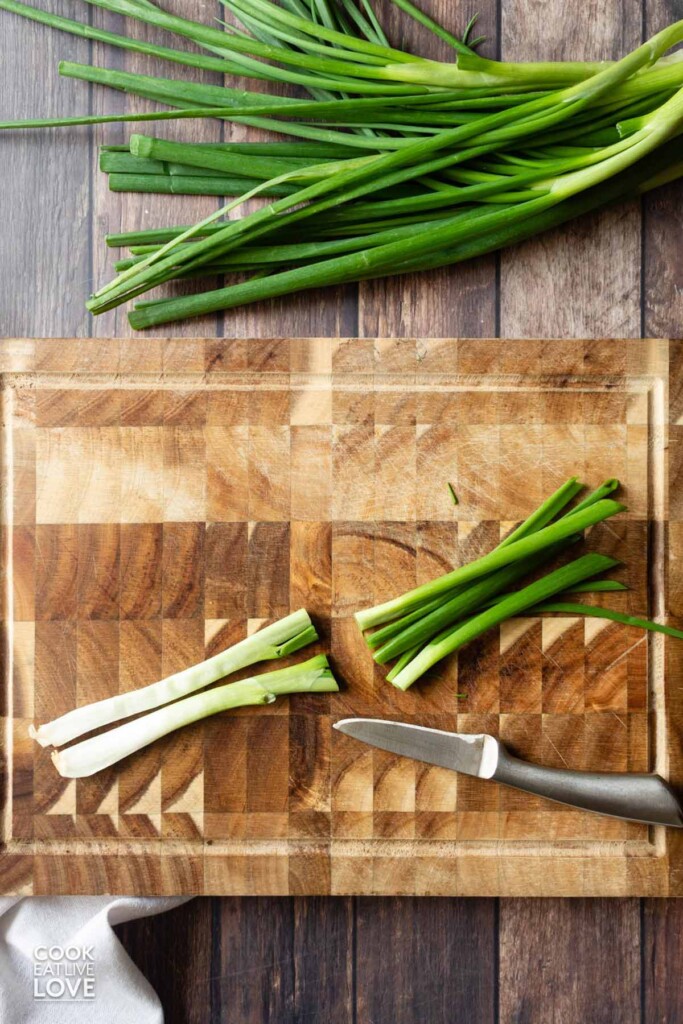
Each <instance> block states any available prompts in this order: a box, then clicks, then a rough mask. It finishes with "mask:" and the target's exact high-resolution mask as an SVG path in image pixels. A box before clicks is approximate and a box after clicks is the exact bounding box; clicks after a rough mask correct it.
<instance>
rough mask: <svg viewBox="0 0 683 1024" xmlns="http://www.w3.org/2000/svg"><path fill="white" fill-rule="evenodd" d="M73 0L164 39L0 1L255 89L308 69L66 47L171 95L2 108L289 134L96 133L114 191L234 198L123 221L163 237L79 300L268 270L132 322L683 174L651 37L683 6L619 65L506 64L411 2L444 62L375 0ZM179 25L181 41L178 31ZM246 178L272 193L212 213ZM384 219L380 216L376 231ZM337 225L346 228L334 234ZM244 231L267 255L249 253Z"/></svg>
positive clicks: (250, 191) (671, 96) (240, 66)
mask: <svg viewBox="0 0 683 1024" xmlns="http://www.w3.org/2000/svg"><path fill="white" fill-rule="evenodd" d="M87 2H88V3H89V4H94V5H95V6H98V7H102V8H103V9H105V10H106V11H109V12H111V13H113V14H116V15H118V16H120V17H122V18H124V19H128V18H129V19H131V20H132V21H134V22H139V23H142V24H143V25H150V26H154V27H155V28H158V29H163V30H164V31H165V32H166V33H167V35H168V37H169V41H172V42H175V43H176V44H178V46H170V45H169V46H153V45H150V44H147V43H146V42H145V41H144V40H139V39H138V40H133V39H128V38H127V37H126V36H125V35H117V34H115V33H110V32H105V31H103V30H100V29H96V28H94V27H93V26H90V25H87V24H83V23H79V22H76V21H72V20H70V19H68V18H64V17H61V16H57V15H52V14H49V13H47V12H43V11H39V10H36V9H34V8H32V7H30V6H29V5H26V4H23V3H20V2H18V0H0V9H4V10H7V11H10V12H13V13H14V14H17V15H20V16H24V17H27V18H31V19H33V20H36V21H39V22H41V23H43V24H46V25H48V26H51V27H53V28H55V29H58V30H61V31H66V32H71V33H72V34H75V35H77V36H80V37H81V38H86V39H92V40H96V41H98V42H102V43H105V44H107V45H110V46H114V47H118V48H122V49H124V50H125V49H128V50H132V51H134V52H140V53H143V54H147V55H150V56H153V57H155V58H158V59H161V60H163V61H166V62H167V63H170V64H173V65H180V66H182V65H185V66H190V67H192V66H195V67H198V68H201V69H204V70H210V71H218V72H220V73H222V74H225V75H239V76H243V77H246V78H251V79H253V80H254V81H255V82H257V83H259V85H258V88H259V89H261V90H262V89H264V88H268V87H269V85H268V83H280V84H282V83H284V84H285V85H289V86H292V87H303V88H304V89H305V90H307V92H308V94H309V97H310V98H300V97H295V96H284V95H276V94H275V93H267V92H264V91H255V90H249V89H244V88H232V87H228V86H221V85H216V84H207V83H201V82H194V81H189V80H188V79H187V78H183V77H179V78H170V77H161V76H155V75H142V74H133V73H130V72H127V71H120V70H119V69H118V68H107V67H102V68H100V67H91V66H86V65H81V64H74V63H71V62H63V63H62V64H61V65H60V72H61V73H62V74H63V75H66V76H68V77H73V78H77V79H80V80H82V81H85V82H88V83H94V84H97V85H103V86H108V87H110V88H114V89H118V90H120V91H122V92H125V93H129V94H131V95H135V96H139V97H144V98H147V99H149V100H152V101H156V102H158V103H162V104H165V105H166V107H167V108H170V109H166V110H164V111H161V112H159V113H149V114H147V113H145V114H127V113H122V114H120V115H116V114H114V115H106V116H103V117H96V116H92V115H86V116H85V117H82V118H73V117H71V118H70V117H64V118H57V119H41V118H34V119H31V120H29V121H24V122H20V123H15V124H12V123H11V122H4V123H2V125H0V128H10V127H37V126H47V125H54V126H58V125H76V124H95V123H99V122H103V121H111V120H122V121H125V120H130V121H145V120H155V119H157V120H159V121H163V120H167V119H174V118H187V117H195V118H206V117H216V118H219V119H225V120H230V121H233V122H235V123H239V124H244V125H247V126H250V127H254V128H258V129H261V130H267V131H270V132H273V133H274V137H276V138H280V139H281V140H282V137H283V136H284V137H286V136H289V137H290V138H291V139H296V140H298V142H297V144H296V145H295V144H294V143H293V142H291V141H284V140H282V141H279V142H276V141H272V142H268V143H262V144H258V143H256V144H254V143H247V144H215V143H214V144H186V143H172V142H168V141H166V140H164V139H159V138H148V137H146V136H133V137H132V138H131V140H130V144H129V147H127V148H126V149H125V152H124V151H123V150H122V149H121V148H120V147H116V148H115V149H112V148H111V147H108V148H106V149H105V150H104V152H103V153H102V166H103V168H104V169H105V173H108V174H109V186H110V188H112V189H113V190H115V191H139V192H150V191H156V192H159V193H163V194H172V193H183V194H206V195H225V196H234V197H235V198H234V200H233V201H232V202H230V203H228V204H227V205H226V206H225V207H224V208H223V209H222V210H219V211H217V212H216V213H215V214H214V215H212V216H211V217H210V218H206V219H205V220H204V221H202V222H201V223H200V224H197V225H194V227H191V226H188V227H186V228H183V229H179V230H178V231H177V232H175V233H173V232H172V231H169V230H167V229H159V230H156V229H154V228H152V229H151V231H149V232H148V231H136V232H126V233H124V234H123V235H122V236H118V237H119V238H127V239H129V240H130V239H131V238H137V241H138V242H139V243H141V244H152V239H154V240H155V244H158V245H159V246H160V248H159V249H158V250H157V251H149V252H147V253H144V254H133V255H142V256H143V258H142V259H140V260H134V261H130V260H128V259H121V260H119V261H117V266H118V276H117V277H116V278H115V279H114V280H113V281H111V282H109V283H108V284H106V285H104V286H103V287H101V288H100V289H99V290H98V291H96V292H95V294H94V295H93V296H92V297H91V299H90V300H89V302H88V308H89V309H90V310H91V311H92V312H93V313H95V314H97V313H102V312H105V311H106V310H109V309H112V308H114V307H116V306H118V305H120V304H122V303H125V302H128V301H129V300H132V299H135V298H136V297H137V296H141V295H143V294H144V293H146V292H149V291H151V290H153V289H155V288H156V287H158V286H159V285H163V284H165V283H166V282H168V281H172V280H182V279H185V278H188V277H201V276H205V277H209V278H214V279H215V277H216V276H217V275H219V274H232V273H235V274H241V273H242V272H243V271H244V270H245V269H249V268H252V269H254V270H257V269H258V270H259V271H261V270H262V271H264V273H260V272H259V273H258V274H256V275H254V276H252V277H251V279H249V280H246V281H245V280H241V279H239V278H238V279H237V280H236V281H235V280H230V281H229V282H227V283H226V286H225V287H222V288H216V287H215V280H214V281H213V282H211V283H210V284H209V289H208V290H207V291H202V292H198V293H195V294H192V295H189V296H181V297H177V298H170V299H156V298H152V299H151V300H148V299H143V300H142V301H140V302H138V303H137V305H136V306H135V308H134V309H133V311H132V312H131V314H130V322H131V324H132V326H133V327H134V328H136V329H145V328H150V327H157V326H159V325H161V324H164V323H168V322H171V321H173V320H176V319H182V318H185V317H192V316H201V315H205V314H208V313H213V312H217V311H221V310H227V309H231V308H234V307H236V306H239V305H242V304H244V303H248V302H255V301H261V300H264V299H269V298H274V297H277V296H280V295H284V294H289V293H291V292H293V291H298V290H304V289H309V288H314V287H320V286H326V285H334V284H344V283H348V282H354V281H357V282H358V281H366V280H371V279H373V278H376V277H382V276H386V275H387V274H402V273H414V272H416V271H419V270H427V269H431V268H434V267H439V266H445V265H449V264H452V263H457V262H460V261H462V260H464V259H470V258H472V257H474V256H477V255H480V254H482V253H487V252H492V251H495V250H496V249H499V248H501V247H503V246H505V245H510V244H513V243H516V242H519V241H521V240H523V239H525V238H528V237H531V236H533V235H534V234H537V233H538V232H540V231H544V230H547V229H548V228H550V227H553V226H555V225H557V224H562V223H564V222H565V221H566V220H568V219H570V218H571V217H575V216H577V215H578V214H580V213H582V212H585V211H587V210H593V209H598V208H600V207H602V206H604V205H606V204H607V203H611V202H615V201H617V200H620V199H622V198H624V197H631V196H634V195H639V194H641V193H642V192H644V191H647V190H649V189H650V188H654V187H656V186H658V185H659V184H661V183H662V182H665V181H670V180H675V179H676V178H678V177H680V176H681V175H682V174H683V143H681V138H682V136H683V62H681V61H680V60H677V59H676V55H674V56H673V57H672V58H670V57H667V56H666V54H667V51H668V50H670V49H671V48H673V47H675V46H676V45H677V44H678V43H680V42H681V41H682V40H683V22H678V23H675V24H673V25H671V26H669V27H668V28H665V29H664V30H663V31H661V32H659V33H657V34H656V35H655V36H653V37H652V38H651V39H650V40H649V41H648V42H647V43H645V44H643V45H642V46H640V47H638V48H637V49H635V50H634V51H633V52H632V53H631V54H628V55H627V56H626V57H624V58H623V59H621V60H619V61H617V62H615V63H591V62H581V61H567V62H533V61H529V62H525V63H518V64H510V63H505V62H501V61H493V60H488V59H485V58H483V57H481V56H479V55H478V54H477V53H475V52H474V46H475V45H476V44H475V43H471V44H470V45H468V44H467V42H466V40H467V38H468V37H469V34H470V30H471V23H470V25H468V27H467V29H466V30H465V33H464V34H463V38H462V39H459V38H458V37H457V36H456V35H453V34H452V33H450V32H448V31H447V30H446V29H445V28H443V27H442V26H441V25H439V24H438V23H437V22H435V21H434V20H433V19H432V18H430V17H429V16H428V15H426V14H425V13H424V12H422V11H421V10H420V9H419V8H417V7H416V6H415V5H414V4H413V3H412V2H411V0H394V3H395V4H396V6H397V7H398V8H399V9H400V10H401V11H403V12H404V13H405V14H406V15H407V16H409V17H411V18H413V19H415V20H417V21H418V22H420V23H421V24H422V25H423V26H425V27H426V28H427V29H428V30H429V31H431V32H432V33H433V34H435V35H437V36H438V37H439V38H441V39H442V40H444V41H445V42H447V43H448V44H449V45H450V46H451V47H452V50H453V53H452V57H453V58H454V59H452V60H450V61H446V62H439V61H435V60H427V59H424V58H422V57H420V56H419V55H416V54H413V53H408V52H406V51H405V50H403V49H398V48H396V47H392V46H390V45H389V44H388V43H387V39H386V36H385V34H384V32H383V30H382V27H381V25H380V23H379V21H378V19H377V17H376V15H375V13H374V11H373V9H372V5H371V2H370V0H337V2H334V3H333V2H331V0H308V2H304V0H280V3H279V4H278V3H273V2H271V0H223V2H224V6H225V7H226V8H227V9H228V10H229V12H230V13H231V15H232V16H233V19H234V21H235V22H237V23H238V27H234V26H232V25H230V26H226V25H222V24H217V25H214V24H203V23H201V22H198V21H194V20H192V19H188V18H183V17H179V16H177V15H173V14H170V13H168V12H166V11H163V10H161V9H160V8H159V7H157V6H156V4H155V3H153V2H152V0H87ZM186 40H189V41H190V42H192V43H193V44H195V47H196V48H197V49H196V52H187V51H186V50H185V49H184V46H185V41H186ZM263 83H265V85H264V84H263ZM238 146H242V149H241V150H240V149H238ZM140 161H142V162H140ZM257 196H263V197H268V198H269V199H271V200H273V201H270V202H268V204H267V205H266V206H265V207H263V208H259V209H256V210H254V211H253V212H251V213H248V214H246V215H244V216H242V217H240V218H239V219H231V220H230V221H229V222H227V221H225V220H224V219H221V218H224V216H225V215H227V213H228V212H230V211H232V210H234V209H236V208H238V207H239V206H241V205H242V204H244V203H245V202H246V200H247V199H249V198H252V197H257ZM219 220H220V223H215V222H217V221H219ZM408 229H411V230H408ZM385 231H386V232H390V233H392V234H390V235H389V237H386V238H381V239H380V238H378V237H377V236H378V235H381V234H382V232H385ZM304 232H306V243H305V245H308V246H310V245H311V244H312V243H317V244H318V245H319V248H317V249H316V248H313V249H310V248H308V249H305V250H304V248H302V249H301V250H300V251H294V248H293V247H294V246H296V245H297V244H300V238H301V235H302V234H303V233H304ZM341 238H344V239H348V240H349V241H348V243H347V244H346V245H345V246H344V247H340V248H337V247H335V245H334V243H335V242H336V240H338V239H341ZM108 244H116V243H115V241H114V240H113V239H111V238H110V239H109V240H108ZM124 244H125V243H124ZM131 244H136V243H131ZM254 249H262V250H263V249H265V250H267V251H268V255H267V256H266V257H265V258H263V259H256V258H255V256H254V254H253V250H254ZM271 265H272V270H273V271H274V272H269V270H270V268H271Z"/></svg>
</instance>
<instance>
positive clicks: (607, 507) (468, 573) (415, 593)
mask: <svg viewBox="0 0 683 1024" xmlns="http://www.w3.org/2000/svg"><path fill="white" fill-rule="evenodd" d="M623 510H624V505H620V504H619V502H616V501H612V500H610V499H609V498H605V499H602V500H601V501H597V502H596V503H595V504H593V505H591V506H590V507H589V508H586V509H583V510H582V511H581V512H577V513H575V514H574V515H571V516H567V517H566V518H564V519H560V520H559V521H558V522H556V523H552V524H551V525H550V526H545V527H544V528H543V529H541V530H538V531H537V532H536V533H533V534H531V535H530V536H528V537H523V538H522V539H521V540H516V541H513V542H512V543H510V544H508V545H505V546H502V547H499V548H496V550H495V551H491V552H489V554H488V555H484V556H483V557H482V558H478V559H477V560H476V561H475V562H470V563H469V564H468V565H463V566H460V568H459V569H454V570H453V572H450V573H447V574H446V575H445V576H441V577H440V578H439V579H437V580H433V581H432V582H431V583H424V584H423V585H422V586H420V587H416V588H415V589H414V590H410V591H408V593H406V594H404V595H403V596H402V597H399V598H394V600H392V601H386V602H385V603H384V604H381V605H377V606H376V607H375V608H369V609H366V610H364V611H360V612H356V616H355V618H356V622H357V623H358V625H359V626H360V628H361V629H363V630H365V629H370V628H372V626H377V625H380V624H381V623H383V622H388V621H389V620H391V619H393V618H395V617H396V616H397V615H402V614H405V613H406V612H409V611H412V610H413V609H414V608H416V607H417V606H418V605H420V604H421V603H422V602H424V601H426V600H431V599H432V598H434V597H437V596H439V595H440V594H444V593H446V592H447V591H449V590H451V589H452V588H453V587H455V586H457V585H459V584H461V583H469V582H471V581H472V580H475V579H479V578H480V577H481V576H485V575H486V574H487V573H490V572H493V571H494V570H495V569H500V568H501V567H502V566H504V565H509V564H510V563H512V562H515V561H517V560H519V559H522V558H528V557H529V556H531V555H535V554H536V553H537V552H540V551H543V550H544V549H545V548H549V547H551V546H552V545H555V544H557V543H558V542H560V541H564V540H567V539H568V538H569V537H572V536H574V535H575V534H577V533H580V532H581V531H582V530H585V529H587V528H588V527H590V526H594V525H595V524H596V523H599V522H602V521H603V520H604V519H608V518H609V517H610V516H613V515H616V514H617V512H622V511H623ZM569 582H571V581H569ZM575 582H578V580H577V581H575ZM564 589H566V588H564Z"/></svg>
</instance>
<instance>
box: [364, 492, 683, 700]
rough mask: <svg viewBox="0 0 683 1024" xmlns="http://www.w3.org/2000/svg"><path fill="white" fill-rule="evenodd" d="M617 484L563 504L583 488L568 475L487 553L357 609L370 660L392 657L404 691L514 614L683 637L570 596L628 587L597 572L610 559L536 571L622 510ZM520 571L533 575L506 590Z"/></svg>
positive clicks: (393, 675)
mask: <svg viewBox="0 0 683 1024" xmlns="http://www.w3.org/2000/svg"><path fill="white" fill-rule="evenodd" d="M618 486H619V481H618V480H615V479H610V480H606V481H605V482H604V483H603V484H602V485H601V486H600V487H598V488H597V490H595V491H593V492H592V493H591V494H589V495H587V497H585V498H584V499H583V500H582V501H581V502H579V504H577V505H576V506H574V507H571V508H569V509H568V508H567V506H569V504H570V502H571V501H572V500H573V499H574V498H575V497H576V496H577V495H578V494H579V492H580V491H581V490H582V489H583V484H581V483H580V482H579V481H578V479H577V478H576V477H571V478H570V479H569V480H567V482H566V483H564V484H563V485H562V486H561V487H560V488H559V489H558V490H557V491H555V493H554V494H551V496H550V497H549V498H547V499H546V500H545V501H544V502H543V504H542V505H540V506H539V508H537V509H536V511H535V512H533V513H532V515H530V516H529V518H528V519H526V520H525V521H524V522H523V523H522V524H521V525H520V526H518V527H517V528H516V529H515V530H513V531H512V533H510V534H508V535H507V536H506V537H505V539H504V540H502V541H501V543H500V544H499V545H498V547H497V548H495V549H494V550H493V551H491V552H489V553H488V554H487V555H484V556H483V557H482V558H478V559H477V560H476V561H474V562H470V563H468V564H467V565H463V566H460V567H459V568H458V569H455V570H453V572H450V573H447V574H446V575H445V576H441V577H439V578H438V579H436V580H433V581H432V582H431V583H425V584H423V585H422V586H420V587H416V588H415V589H414V590H410V591H409V592H408V593H407V594H403V595H402V596H401V597H397V598H395V599H393V600H391V601H387V602H385V603H384V604H380V605H377V606H376V607H375V608H369V609H365V610H363V611H360V612H357V613H356V621H357V623H358V625H359V626H360V628H361V629H362V630H373V629H374V632H368V633H367V634H366V640H367V643H368V646H369V647H370V649H371V650H372V652H373V657H374V659H375V661H376V662H378V663H379V664H380V665H384V664H386V663H387V662H390V661H394V665H393V666H392V668H391V670H390V671H389V674H388V679H389V681H390V682H392V683H393V684H394V686H396V687H398V689H400V690H407V689H408V687H409V686H412V684H413V683H414V682H415V681H416V680H417V679H419V678H420V676H422V675H424V673H425V672H427V671H428V670H429V669H430V668H431V667H432V666H433V665H435V664H436V663H437V662H438V661H441V659H442V658H445V657H446V656H447V655H449V654H453V653H454V652H455V651H457V650H459V649H460V648H461V647H464V646H465V644H468V643H470V641H472V640H474V639H476V638H477V637H479V636H481V635H482V633H485V632H486V631H487V630H489V629H492V628H494V627H496V626H499V625H500V624H501V623H502V622H505V620H506V619H509V618H512V616H515V615H528V616H536V615H540V614H542V613H544V612H561V613H563V614H565V615H572V616H574V615H576V616H580V615H587V616H593V617H596V618H603V619H611V620H612V621H614V622H621V623H624V624H626V625H630V626H637V627H640V628H642V629H648V630H652V631H654V632H659V633H666V634H668V635H669V636H676V637H679V638H681V639H683V631H681V630H679V629H675V628H674V627H673V626H667V625H663V624H661V623H658V622H653V621H652V620H650V619H644V618H637V617H635V616H632V615H624V614H622V613H621V612H617V611H613V610H612V609H610V608H603V607H600V606H598V605H586V604H580V603H576V602H575V601H572V600H568V599H567V595H569V594H572V593H574V594H576V593H583V592H591V593H602V592H605V591H615V590H625V589H626V587H625V586H624V584H623V583H620V582H619V581H618V580H610V579H604V578H600V577H601V575H602V573H604V572H607V571H608V570H609V569H611V568H613V567H614V566H616V565H618V564H619V563H618V562H617V561H616V559H614V558H610V557H608V556H607V555H600V554H584V555H581V556H580V557H578V558H574V559H572V560H571V561H563V564H560V566H559V568H556V569H554V570H553V571H551V572H546V573H544V574H539V572H540V570H541V568H542V567H543V566H545V565H547V564H548V563H549V562H553V561H555V560H556V559H557V558H558V556H560V555H565V554H566V553H567V552H568V551H569V549H570V548H571V547H572V546H573V545H575V544H576V543H577V542H579V541H581V540H582V539H583V537H584V533H585V531H586V530H587V529H589V528H590V527H592V526H595V525H596V524H597V523H600V522H603V521H604V520H606V519H609V518H610V517H611V516H613V515H616V514H617V513H618V512H621V511H623V510H624V506H623V505H621V504H620V503H619V502H617V501H614V500H613V499H612V498H610V497H609V495H610V494H612V493H613V492H614V491H615V490H616V489H617V487H618ZM525 577H531V582H528V583H527V584H526V585H525V586H522V587H521V589H511V588H513V587H515V585H516V584H518V583H520V582H521V581H523V580H524V578H525ZM596 577H598V578H596ZM563 594H564V595H565V596H564V597H563V596H562V595H563ZM375 627H378V628H375Z"/></svg>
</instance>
